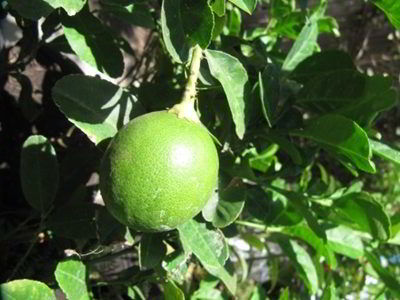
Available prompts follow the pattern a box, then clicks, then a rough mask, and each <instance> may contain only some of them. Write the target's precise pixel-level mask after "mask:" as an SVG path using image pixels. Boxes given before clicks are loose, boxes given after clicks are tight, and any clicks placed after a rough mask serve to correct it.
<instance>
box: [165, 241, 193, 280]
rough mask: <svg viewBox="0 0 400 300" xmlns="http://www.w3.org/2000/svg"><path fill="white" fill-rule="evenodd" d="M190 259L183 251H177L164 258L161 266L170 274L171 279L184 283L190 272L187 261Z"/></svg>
mask: <svg viewBox="0 0 400 300" xmlns="http://www.w3.org/2000/svg"><path fill="white" fill-rule="evenodd" d="M188 259H189V253H188V252H185V251H183V250H182V249H179V250H175V251H174V252H172V253H170V254H168V255H167V256H165V257H164V260H163V261H162V263H161V266H162V268H163V269H164V270H166V271H167V272H168V276H170V278H171V279H173V280H175V281H177V282H179V283H183V281H184V280H185V275H186V273H187V271H188V268H187V261H188Z"/></svg>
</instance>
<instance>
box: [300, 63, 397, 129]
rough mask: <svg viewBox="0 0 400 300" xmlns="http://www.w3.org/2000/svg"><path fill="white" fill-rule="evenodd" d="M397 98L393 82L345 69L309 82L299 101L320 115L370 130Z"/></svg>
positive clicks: (386, 78) (322, 75) (385, 78)
mask: <svg viewBox="0 0 400 300" xmlns="http://www.w3.org/2000/svg"><path fill="white" fill-rule="evenodd" d="M396 98H397V95H396V92H395V90H393V89H392V80H391V79H390V78H388V77H383V76H372V77H370V76H367V75H365V74H362V73H360V72H358V71H357V70H353V69H343V70H336V71H332V72H329V73H326V74H320V75H319V76H318V77H315V78H314V79H313V80H311V81H309V82H308V83H307V84H306V85H305V86H304V87H303V88H302V90H301V91H300V93H299V95H298V100H297V101H298V103H299V104H301V105H303V106H306V107H307V108H311V109H312V110H313V111H315V112H317V113H319V114H322V113H335V114H340V115H343V116H345V117H348V118H350V119H353V120H354V121H355V122H357V123H358V124H359V125H360V126H362V127H367V126H369V125H370V124H371V123H372V121H373V120H374V119H375V118H376V117H377V115H378V113H379V112H381V111H384V110H387V109H389V108H391V107H392V106H393V105H394V104H395V103H396Z"/></svg>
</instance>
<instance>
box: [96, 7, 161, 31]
mask: <svg viewBox="0 0 400 300" xmlns="http://www.w3.org/2000/svg"><path fill="white" fill-rule="evenodd" d="M101 11H102V12H103V13H108V14H110V15H112V16H114V17H115V18H118V19H120V20H122V21H124V22H126V23H128V24H132V25H135V26H142V27H144V28H149V29H154V28H155V27H156V24H155V22H154V19H153V16H152V15H151V13H150V10H149V9H148V7H147V6H145V5H140V4H131V5H127V6H120V5H104V4H103V5H102V9H101Z"/></svg>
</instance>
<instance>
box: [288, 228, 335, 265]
mask: <svg viewBox="0 0 400 300" xmlns="http://www.w3.org/2000/svg"><path fill="white" fill-rule="evenodd" d="M283 232H284V233H286V234H288V235H290V236H292V237H296V238H299V239H302V240H303V241H305V242H306V243H308V244H309V245H310V246H311V247H313V248H314V249H315V251H316V252H317V253H318V254H319V255H320V256H323V257H325V260H326V262H327V263H328V264H329V265H330V266H331V268H332V269H336V267H337V261H336V257H335V254H334V253H333V251H332V250H331V249H330V248H329V246H328V245H327V243H325V242H324V240H323V239H321V238H320V237H318V236H317V235H316V234H315V233H314V232H313V231H312V230H311V229H310V228H308V227H306V226H304V225H296V226H291V227H287V228H285V229H284V231H283Z"/></svg>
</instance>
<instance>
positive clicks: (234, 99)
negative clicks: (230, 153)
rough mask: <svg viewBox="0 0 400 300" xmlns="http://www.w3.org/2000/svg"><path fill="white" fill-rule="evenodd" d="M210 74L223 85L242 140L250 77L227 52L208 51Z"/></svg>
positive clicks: (237, 131)
mask: <svg viewBox="0 0 400 300" xmlns="http://www.w3.org/2000/svg"><path fill="white" fill-rule="evenodd" d="M205 55H206V58H207V61H208V65H209V67H210V72H211V75H212V76H213V77H215V78H216V79H217V80H218V81H219V82H220V83H221V85H222V88H223V89H224V92H225V94H226V97H227V99H228V103H229V108H230V110H231V113H232V118H233V122H234V123H235V126H236V134H237V136H238V137H239V138H240V139H242V138H243V136H244V133H245V130H246V124H245V97H246V90H245V88H246V85H247V83H248V76H247V72H246V69H245V68H244V67H243V65H242V64H241V62H240V61H239V60H238V59H237V58H236V57H233V56H231V55H229V54H227V53H225V52H222V51H217V50H209V49H208V50H206V51H205Z"/></svg>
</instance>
